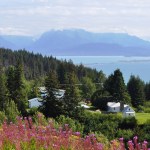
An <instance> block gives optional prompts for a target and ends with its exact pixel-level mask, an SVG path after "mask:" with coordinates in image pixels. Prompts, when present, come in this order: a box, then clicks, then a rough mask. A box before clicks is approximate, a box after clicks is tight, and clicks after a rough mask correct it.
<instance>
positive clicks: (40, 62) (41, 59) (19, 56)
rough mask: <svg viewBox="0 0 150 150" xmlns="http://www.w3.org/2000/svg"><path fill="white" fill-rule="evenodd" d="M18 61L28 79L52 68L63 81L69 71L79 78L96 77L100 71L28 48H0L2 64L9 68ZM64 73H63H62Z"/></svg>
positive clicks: (42, 74) (0, 62)
mask: <svg viewBox="0 0 150 150" xmlns="http://www.w3.org/2000/svg"><path fill="white" fill-rule="evenodd" d="M17 62H20V63H22V65H23V67H24V73H25V77H26V79H35V78H37V77H43V76H45V75H46V74H47V73H48V72H50V71H51V70H53V71H56V72H57V73H58V75H59V77H60V78H61V80H60V81H61V83H63V79H62V78H63V76H65V73H67V72H72V71H73V72H74V73H75V74H76V75H77V76H78V78H79V80H80V79H81V78H82V77H84V76H89V77H92V78H93V79H96V76H97V74H98V71H96V70H95V69H90V68H86V67H84V66H83V65H82V64H81V65H78V66H76V65H74V64H73V62H72V61H71V60H70V61H69V62H67V61H60V60H57V59H56V58H54V57H52V56H42V55H41V54H34V53H31V52H28V51H26V50H18V51H12V50H10V49H4V48H0V64H1V66H3V67H5V68H8V66H10V65H12V66H15V65H16V64H17ZM61 74H62V75H61Z"/></svg>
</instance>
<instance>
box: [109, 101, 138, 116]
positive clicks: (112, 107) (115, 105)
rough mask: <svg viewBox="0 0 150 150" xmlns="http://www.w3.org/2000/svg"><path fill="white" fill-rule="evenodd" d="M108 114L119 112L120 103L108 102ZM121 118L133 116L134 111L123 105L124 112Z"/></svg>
mask: <svg viewBox="0 0 150 150" xmlns="http://www.w3.org/2000/svg"><path fill="white" fill-rule="evenodd" d="M107 107H108V112H112V113H117V112H120V103H119V102H118V103H116V102H108V103H107ZM122 113H123V116H124V117H127V116H135V111H134V110H133V109H132V108H131V107H130V106H129V105H126V104H124V110H123V111H122Z"/></svg>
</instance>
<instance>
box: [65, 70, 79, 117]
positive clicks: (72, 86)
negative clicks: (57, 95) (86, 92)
mask: <svg viewBox="0 0 150 150" xmlns="http://www.w3.org/2000/svg"><path fill="white" fill-rule="evenodd" d="M67 79H68V80H67V86H66V88H65V90H66V91H65V95H64V100H63V102H64V104H63V107H64V113H65V114H66V115H69V116H75V112H77V111H76V110H77V109H78V106H79V102H80V100H81V99H80V92H79V89H78V87H77V86H76V84H77V83H78V80H77V77H76V75H75V73H74V72H71V73H68V78H67Z"/></svg>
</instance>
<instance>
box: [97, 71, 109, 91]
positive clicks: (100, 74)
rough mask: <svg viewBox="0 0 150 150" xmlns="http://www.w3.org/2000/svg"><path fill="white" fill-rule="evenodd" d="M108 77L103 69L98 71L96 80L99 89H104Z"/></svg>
mask: <svg viewBox="0 0 150 150" xmlns="http://www.w3.org/2000/svg"><path fill="white" fill-rule="evenodd" d="M106 79H107V78H106V75H105V74H104V73H103V71H102V70H101V71H99V72H98V73H97V76H96V80H95V83H96V89H97V90H102V89H103V85H104V84H105V81H106Z"/></svg>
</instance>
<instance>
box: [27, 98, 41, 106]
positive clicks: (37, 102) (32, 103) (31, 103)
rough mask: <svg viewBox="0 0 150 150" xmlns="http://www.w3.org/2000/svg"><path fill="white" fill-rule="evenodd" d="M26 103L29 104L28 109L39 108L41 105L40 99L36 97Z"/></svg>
mask: <svg viewBox="0 0 150 150" xmlns="http://www.w3.org/2000/svg"><path fill="white" fill-rule="evenodd" d="M28 102H29V107H30V108H32V107H39V106H41V105H42V99H40V98H38V97H36V98H32V99H29V100H28Z"/></svg>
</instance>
